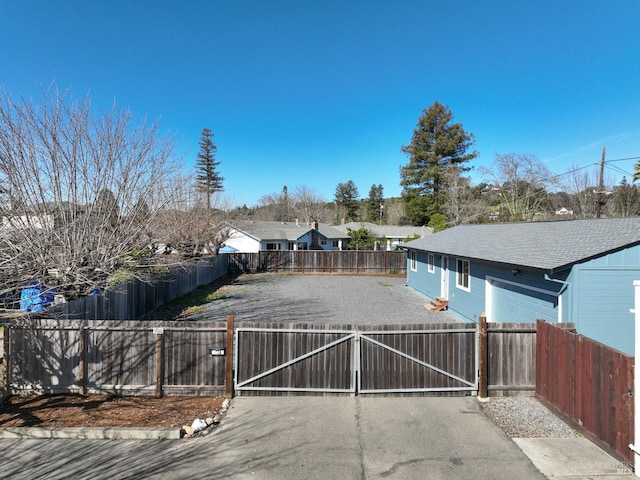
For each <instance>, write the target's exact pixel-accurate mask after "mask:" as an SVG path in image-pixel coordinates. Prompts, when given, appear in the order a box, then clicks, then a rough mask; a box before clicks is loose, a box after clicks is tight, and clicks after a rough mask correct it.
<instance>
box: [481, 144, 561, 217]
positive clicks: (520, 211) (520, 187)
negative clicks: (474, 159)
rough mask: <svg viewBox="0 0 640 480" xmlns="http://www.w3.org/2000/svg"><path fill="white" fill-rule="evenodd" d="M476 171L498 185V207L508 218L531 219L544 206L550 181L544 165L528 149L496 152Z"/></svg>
mask: <svg viewBox="0 0 640 480" xmlns="http://www.w3.org/2000/svg"><path fill="white" fill-rule="evenodd" d="M480 172H481V173H482V174H484V175H485V176H486V177H488V178H489V179H490V181H491V183H492V184H493V185H494V186H496V187H499V190H498V193H499V195H500V198H501V200H502V201H501V207H502V209H503V210H504V211H505V213H506V214H507V215H506V216H507V217H508V218H507V219H508V220H511V221H528V220H529V221H530V220H533V217H534V215H535V214H536V213H540V212H542V211H543V210H544V207H545V204H547V203H548V200H549V199H548V194H547V189H548V188H549V187H551V186H552V185H553V184H554V178H553V177H552V175H551V172H550V170H549V169H548V168H547V166H546V165H545V164H544V163H542V162H541V161H540V160H539V159H538V158H537V157H536V156H535V155H532V154H530V153H507V154H499V153H496V154H495V158H494V161H493V163H492V165H491V168H480ZM502 218H504V217H502Z"/></svg>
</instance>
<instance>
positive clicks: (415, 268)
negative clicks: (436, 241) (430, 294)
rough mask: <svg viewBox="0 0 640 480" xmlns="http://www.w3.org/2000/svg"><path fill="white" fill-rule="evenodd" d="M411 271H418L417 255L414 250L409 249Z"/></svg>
mask: <svg viewBox="0 0 640 480" xmlns="http://www.w3.org/2000/svg"><path fill="white" fill-rule="evenodd" d="M411 271H412V272H417V271H418V257H417V255H416V252H415V251H411Z"/></svg>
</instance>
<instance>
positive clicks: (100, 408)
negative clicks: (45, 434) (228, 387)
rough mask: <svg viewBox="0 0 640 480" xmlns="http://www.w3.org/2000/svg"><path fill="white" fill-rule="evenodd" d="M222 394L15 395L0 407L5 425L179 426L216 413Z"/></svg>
mask: <svg viewBox="0 0 640 480" xmlns="http://www.w3.org/2000/svg"><path fill="white" fill-rule="evenodd" d="M223 401H224V398H222V397H163V398H155V397H117V396H110V395H86V396H82V395H69V394H65V395H38V396H26V397H19V396H12V397H8V398H6V399H4V400H3V401H2V405H1V408H0V428H4V427H47V428H53V427H147V428H149V427H154V428H180V427H182V426H183V425H187V426H189V425H191V424H192V423H193V421H194V420H195V419H196V418H200V419H202V420H204V419H206V418H207V417H215V415H216V414H217V413H218V412H219V411H220V410H221V405H222V402H223Z"/></svg>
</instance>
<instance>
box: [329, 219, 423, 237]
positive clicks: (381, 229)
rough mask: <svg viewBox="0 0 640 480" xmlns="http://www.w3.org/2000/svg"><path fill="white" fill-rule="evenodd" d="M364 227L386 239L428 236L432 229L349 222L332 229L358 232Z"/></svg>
mask: <svg viewBox="0 0 640 480" xmlns="http://www.w3.org/2000/svg"><path fill="white" fill-rule="evenodd" d="M361 227H364V228H366V229H367V230H369V231H370V232H371V233H372V234H373V235H374V236H376V237H386V238H407V237H413V236H414V235H420V236H423V235H429V234H431V232H432V229H431V228H429V227H411V226H395V225H376V224H375V223H371V222H349V223H345V224H344V225H335V226H334V227H333V228H335V229H338V230H340V231H342V232H345V233H346V231H347V228H351V229H353V230H358V229H359V228H361Z"/></svg>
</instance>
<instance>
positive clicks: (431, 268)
mask: <svg viewBox="0 0 640 480" xmlns="http://www.w3.org/2000/svg"><path fill="white" fill-rule="evenodd" d="M435 271H436V266H435V262H434V257H433V253H430V254H429V255H428V256H427V272H429V273H433V272H435Z"/></svg>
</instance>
